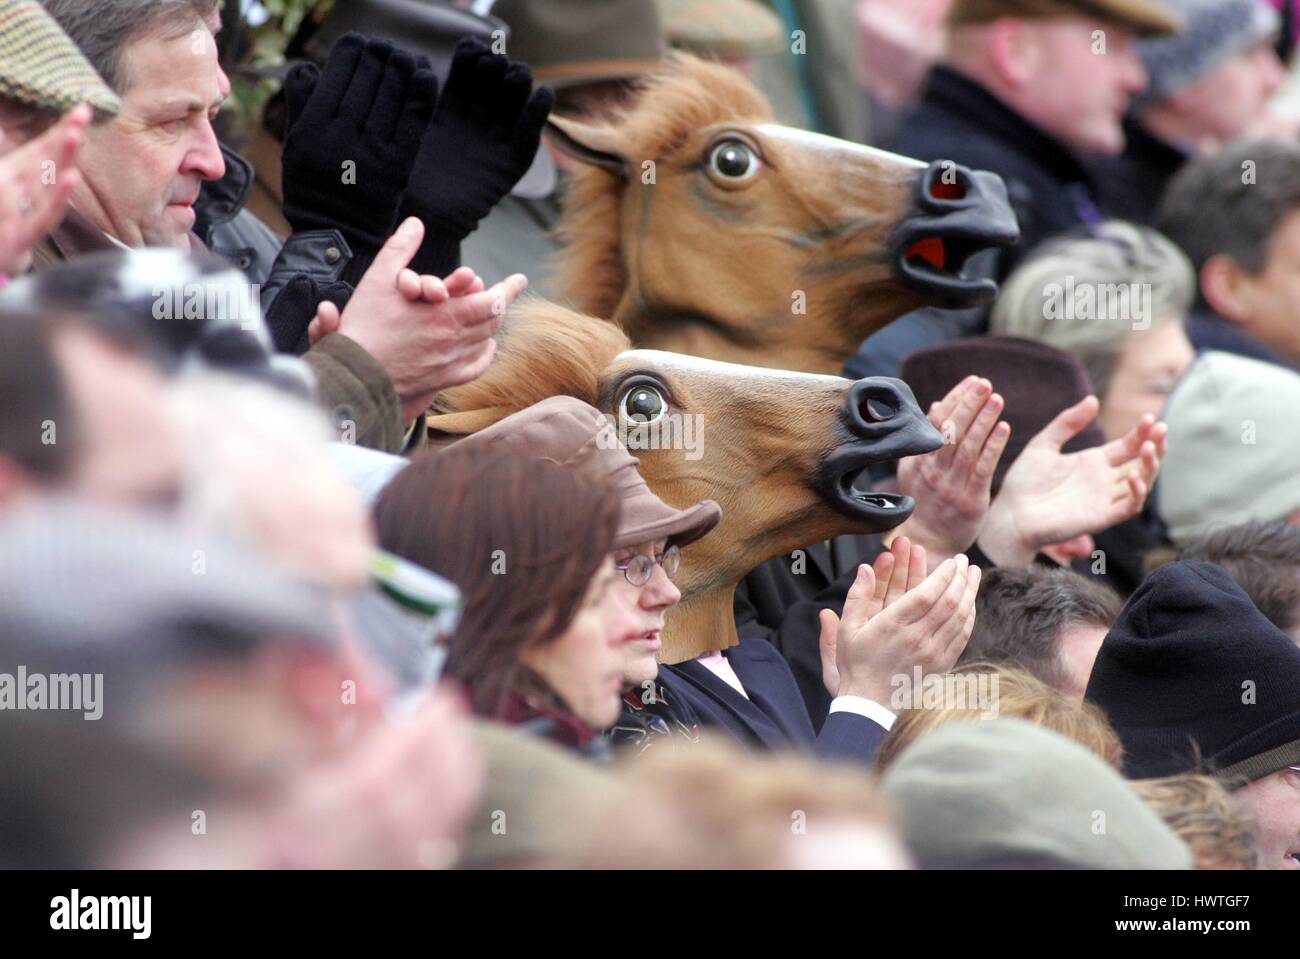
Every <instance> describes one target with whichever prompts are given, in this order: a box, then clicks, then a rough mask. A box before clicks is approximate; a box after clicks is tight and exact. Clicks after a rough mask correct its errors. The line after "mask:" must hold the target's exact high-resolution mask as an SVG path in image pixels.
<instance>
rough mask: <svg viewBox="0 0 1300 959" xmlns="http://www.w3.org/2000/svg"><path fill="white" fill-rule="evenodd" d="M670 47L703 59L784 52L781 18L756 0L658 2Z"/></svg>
mask: <svg viewBox="0 0 1300 959" xmlns="http://www.w3.org/2000/svg"><path fill="white" fill-rule="evenodd" d="M659 18H660V20H661V21H662V22H663V25H664V31H665V32H666V33H667V35H668V43H669V44H670V45H671V46H674V47H677V48H678V49H680V50H689V51H690V52H691V53H697V54H702V55H704V56H714V57H722V58H723V59H735V60H740V59H744V58H746V57H763V56H770V55H772V54H775V53H780V52H781V51H782V50H783V49H785V28H784V27H783V26H782V24H781V18H780V17H778V16H777V15H776V14H775V13H773V12H772V11H771V10H770V9H768V8H767V7H765V6H763V5H762V4H761V3H758V2H756V0H659Z"/></svg>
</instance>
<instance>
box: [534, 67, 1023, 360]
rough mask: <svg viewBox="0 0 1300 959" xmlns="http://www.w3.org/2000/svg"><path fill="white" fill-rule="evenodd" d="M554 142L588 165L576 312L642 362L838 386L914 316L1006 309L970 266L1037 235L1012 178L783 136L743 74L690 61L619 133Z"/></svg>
mask: <svg viewBox="0 0 1300 959" xmlns="http://www.w3.org/2000/svg"><path fill="white" fill-rule="evenodd" d="M549 132H550V136H551V142H552V143H554V144H555V146H556V147H557V148H559V149H560V150H561V151H563V152H565V153H567V154H568V155H570V156H572V157H574V158H576V159H578V160H580V161H582V162H583V164H585V165H584V166H583V167H581V168H579V169H578V170H576V171H575V172H574V174H573V176H572V178H571V182H570V185H569V190H568V193H567V195H566V199H565V210H564V214H563V217H562V219H561V221H560V226H559V232H560V237H561V239H562V240H563V241H564V243H565V244H566V250H565V252H564V253H563V254H562V259H561V260H560V266H561V272H560V289H561V292H562V296H561V299H563V300H566V301H567V302H568V303H569V304H570V305H572V306H574V307H575V308H576V309H578V310H580V311H582V312H584V313H588V314H591V315H593V316H599V317H604V318H607V319H612V320H613V321H614V322H616V323H618V324H619V325H620V326H621V327H622V328H623V329H624V330H625V331H626V332H627V334H628V336H629V337H630V338H631V340H632V342H633V343H635V344H636V345H637V346H640V347H648V348H655V349H665V350H671V351H674V352H678V353H692V354H695V355H698V356H708V357H712V358H714V359H719V360H728V361H731V362H737V363H746V364H749V365H753V366H770V367H776V368H787V369H797V370H807V371H809V372H827V373H838V372H839V371H840V369H841V368H842V367H843V364H844V360H845V359H846V358H847V357H848V356H850V355H852V354H853V352H854V351H855V350H856V349H857V347H858V344H859V343H861V342H862V340H864V339H866V337H868V336H869V335H870V334H872V333H873V332H875V331H876V330H877V329H879V328H880V327H882V326H884V325H885V324H887V323H889V322H890V321H891V320H893V319H895V318H896V317H898V316H900V315H901V314H903V313H906V312H908V311H909V310H912V309H915V308H917V307H920V306H926V305H935V306H943V307H964V306H971V305H975V304H979V303H986V302H989V301H990V300H992V299H993V297H994V295H995V294H996V292H997V287H996V285H995V284H994V283H993V282H992V281H991V280H988V279H984V278H981V277H968V276H966V275H964V274H963V273H962V268H963V264H964V263H965V262H966V260H967V259H968V258H969V257H970V256H972V255H973V254H975V253H977V252H979V251H981V250H984V249H987V248H989V247H991V246H995V245H1006V244H1009V243H1012V242H1014V241H1015V240H1016V238H1017V237H1018V234H1019V231H1018V228H1017V226H1016V220H1015V215H1014V213H1012V211H1011V208H1010V206H1009V205H1008V204H1007V196H1006V189H1005V187H1004V186H1003V184H1002V181H1001V179H999V178H998V177H997V176H996V175H994V174H992V173H986V172H973V171H970V170H967V169H966V168H964V167H961V166H959V165H957V164H955V163H952V162H950V161H938V162H935V163H933V164H930V165H929V166H927V165H926V164H924V163H921V162H920V161H918V160H911V159H908V158H905V157H901V156H897V155H895V154H891V153H885V152H883V151H880V150H876V149H872V148H870V147H865V146H860V145H858V144H853V143H849V142H847V141H844V140H836V139H833V138H831V137H826V136H821V135H819V134H815V133H808V132H806V131H803V130H798V129H795V128H792V127H785V126H779V125H777V124H775V123H773V122H772V114H771V108H770V106H769V105H768V103H767V101H766V100H765V99H764V98H763V96H762V95H761V94H760V93H759V92H758V91H757V90H756V89H755V88H754V87H753V86H752V84H750V83H749V81H748V80H746V79H745V78H744V77H743V76H742V75H741V74H740V73H738V72H737V71H736V70H733V69H731V68H729V67H725V66H721V65H718V64H711V63H706V62H704V61H702V60H699V59H696V58H694V57H690V56H686V55H680V54H679V55H675V56H674V57H672V58H671V59H670V60H669V62H668V64H667V66H666V68H665V69H664V71H663V72H661V73H660V74H657V75H656V76H654V77H652V78H650V80H649V81H648V82H647V83H646V85H645V87H644V89H643V91H642V93H641V94H640V95H639V96H638V98H637V99H636V100H635V102H634V103H633V104H632V105H631V106H630V107H629V108H627V109H626V110H625V111H624V112H622V113H621V114H619V115H617V116H615V117H614V118H613V119H611V120H610V121H609V122H607V123H602V124H600V125H590V124H584V123H579V122H577V121H574V120H568V119H564V118H559V117H555V118H552V121H551V126H550V131H549Z"/></svg>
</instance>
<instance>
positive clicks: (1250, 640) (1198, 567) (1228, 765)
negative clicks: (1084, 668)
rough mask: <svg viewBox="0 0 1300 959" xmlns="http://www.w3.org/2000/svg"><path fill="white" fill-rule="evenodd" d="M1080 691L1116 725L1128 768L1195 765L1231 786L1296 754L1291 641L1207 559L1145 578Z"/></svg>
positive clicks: (1297, 671) (1298, 671) (1299, 704)
mask: <svg viewBox="0 0 1300 959" xmlns="http://www.w3.org/2000/svg"><path fill="white" fill-rule="evenodd" d="M1085 698H1086V699H1088V700H1089V701H1091V702H1093V703H1096V704H1097V705H1098V706H1100V707H1101V708H1102V709H1103V710H1104V711H1105V713H1106V715H1107V717H1108V718H1109V719H1110V721H1111V724H1112V725H1113V726H1114V727H1115V731H1116V732H1117V733H1118V734H1119V738H1120V740H1121V741H1122V742H1123V744H1124V753H1125V755H1124V773H1125V775H1127V776H1129V777H1130V778H1134V779H1145V778H1150V777H1156V776H1170V775H1175V774H1179V773H1186V772H1193V771H1203V772H1208V773H1210V774H1212V775H1213V776H1215V777H1216V778H1217V779H1219V780H1220V781H1221V782H1222V783H1223V784H1224V785H1225V786H1227V787H1228V788H1234V787H1236V786H1241V785H1245V784H1246V783H1247V782H1253V781H1254V780H1256V779H1261V778H1263V777H1264V776H1267V775H1269V774H1270V773H1274V772H1276V771H1278V770H1279V769H1283V768H1285V767H1286V766H1288V765H1292V764H1295V763H1300V648H1297V647H1296V645H1295V643H1293V642H1292V641H1291V639H1290V638H1289V637H1288V636H1287V635H1286V634H1285V633H1283V632H1282V631H1281V630H1279V629H1278V628H1277V627H1276V626H1274V625H1273V624H1272V623H1270V622H1269V621H1268V620H1267V619H1265V618H1264V615H1263V614H1262V613H1260V612H1259V610H1257V609H1256V608H1255V607H1254V605H1253V604H1252V603H1251V601H1250V598H1249V597H1248V596H1247V595H1246V594H1245V592H1243V591H1242V589H1241V587H1240V586H1238V585H1237V584H1236V583H1234V582H1233V581H1232V580H1231V579H1230V578H1229V577H1228V574H1227V573H1225V572H1224V571H1223V570H1222V569H1220V568H1219V567H1218V566H1214V565H1212V564H1210V563H1197V562H1191V561H1182V562H1176V563H1170V564H1168V565H1166V566H1162V567H1161V568H1160V569H1158V570H1156V571H1155V572H1154V573H1152V574H1151V575H1150V576H1149V577H1148V578H1147V580H1146V582H1144V583H1143V584H1142V585H1141V586H1140V587H1139V588H1138V590H1137V592H1135V593H1134V594H1133V596H1132V597H1131V598H1130V599H1129V601H1128V604H1127V605H1125V607H1124V609H1123V611H1122V612H1121V613H1120V615H1119V618H1118V619H1117V620H1116V621H1115V625H1114V626H1113V627H1111V630H1110V632H1109V633H1108V634H1107V635H1106V639H1105V642H1103V643H1102V645H1101V651H1100V652H1099V653H1098V654H1097V662H1096V665H1095V666H1093V670H1092V676H1091V678H1090V679H1089V680H1088V689H1087V692H1086V693H1085Z"/></svg>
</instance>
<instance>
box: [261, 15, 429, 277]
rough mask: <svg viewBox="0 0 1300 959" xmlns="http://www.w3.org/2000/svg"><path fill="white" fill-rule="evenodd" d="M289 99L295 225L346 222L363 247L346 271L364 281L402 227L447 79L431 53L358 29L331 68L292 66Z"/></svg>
mask: <svg viewBox="0 0 1300 959" xmlns="http://www.w3.org/2000/svg"><path fill="white" fill-rule="evenodd" d="M285 98H286V101H287V106H288V111H289V121H288V127H287V131H286V133H285V139H284V158H283V163H284V176H283V189H284V215H285V218H286V219H287V220H288V221H289V223H290V224H291V225H292V226H293V229H294V232H300V231H307V230H339V231H340V232H341V233H342V234H343V237H344V239H346V240H347V241H348V245H349V246H351V247H352V252H353V254H354V257H353V260H352V262H351V263H349V265H348V270H347V272H345V273H344V279H345V280H348V281H349V282H351V283H356V282H357V281H358V280H359V279H360V275H361V274H362V273H364V272H365V270H366V269H368V268H369V266H370V262H371V260H373V259H374V257H375V254H377V253H378V252H379V249H380V247H382V246H383V245H384V242H385V241H386V240H387V239H388V237H389V236H390V235H391V234H392V232H393V229H394V228H395V225H396V220H397V211H398V207H399V206H400V205H401V202H402V194H403V191H404V190H405V189H406V185H407V181H408V179H409V178H410V173H411V167H412V165H413V164H414V163H415V157H416V154H417V152H418V151H419V149H420V141H421V138H422V137H423V136H424V133H425V130H426V129H427V128H428V126H429V121H430V118H431V117H432V116H433V112H434V106H435V104H436V102H437V98H438V80H437V78H436V77H435V76H434V73H433V71H432V70H430V69H428V61H427V60H425V59H424V58H420V59H418V60H417V59H416V58H415V57H414V56H412V55H411V54H409V53H406V52H405V51H402V50H397V49H395V48H394V47H393V45H392V44H391V43H389V42H387V41H386V40H367V39H366V38H364V37H362V36H361V35H360V34H356V33H349V34H347V35H346V36H344V37H343V38H342V39H341V40H339V42H338V43H337V44H335V45H334V49H333V50H332V51H331V52H330V58H329V61H328V62H327V63H326V64H325V71H324V72H323V73H322V72H320V71H318V70H317V69H316V67H315V66H314V65H312V64H299V65H297V66H295V67H294V68H293V69H292V70H290V71H289V75H288V76H287V77H286V78H285ZM349 164H351V165H349Z"/></svg>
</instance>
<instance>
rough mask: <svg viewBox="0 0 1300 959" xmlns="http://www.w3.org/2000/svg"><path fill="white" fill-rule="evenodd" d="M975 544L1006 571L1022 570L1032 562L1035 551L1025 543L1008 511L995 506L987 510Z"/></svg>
mask: <svg viewBox="0 0 1300 959" xmlns="http://www.w3.org/2000/svg"><path fill="white" fill-rule="evenodd" d="M976 542H977V543H978V544H979V548H980V550H981V551H983V553H984V555H985V556H987V557H988V558H989V559H990V560H992V561H993V562H994V563H996V564H997V565H998V566H1001V567H1004V568H1007V569H1016V568H1024V567H1026V566H1028V565H1030V564H1031V563H1032V562H1033V561H1034V555H1035V554H1036V553H1037V549H1036V548H1035V546H1034V545H1033V544H1031V543H1028V542H1026V541H1025V539H1024V537H1023V536H1022V535H1021V533H1020V530H1019V528H1018V527H1017V526H1016V523H1015V516H1014V514H1013V512H1012V511H1011V510H1009V509H999V508H998V507H997V505H996V504H994V507H993V508H992V509H990V510H989V515H988V519H987V521H986V522H985V523H984V529H983V530H982V531H981V532H980V535H979V537H978V539H977V540H976Z"/></svg>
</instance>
